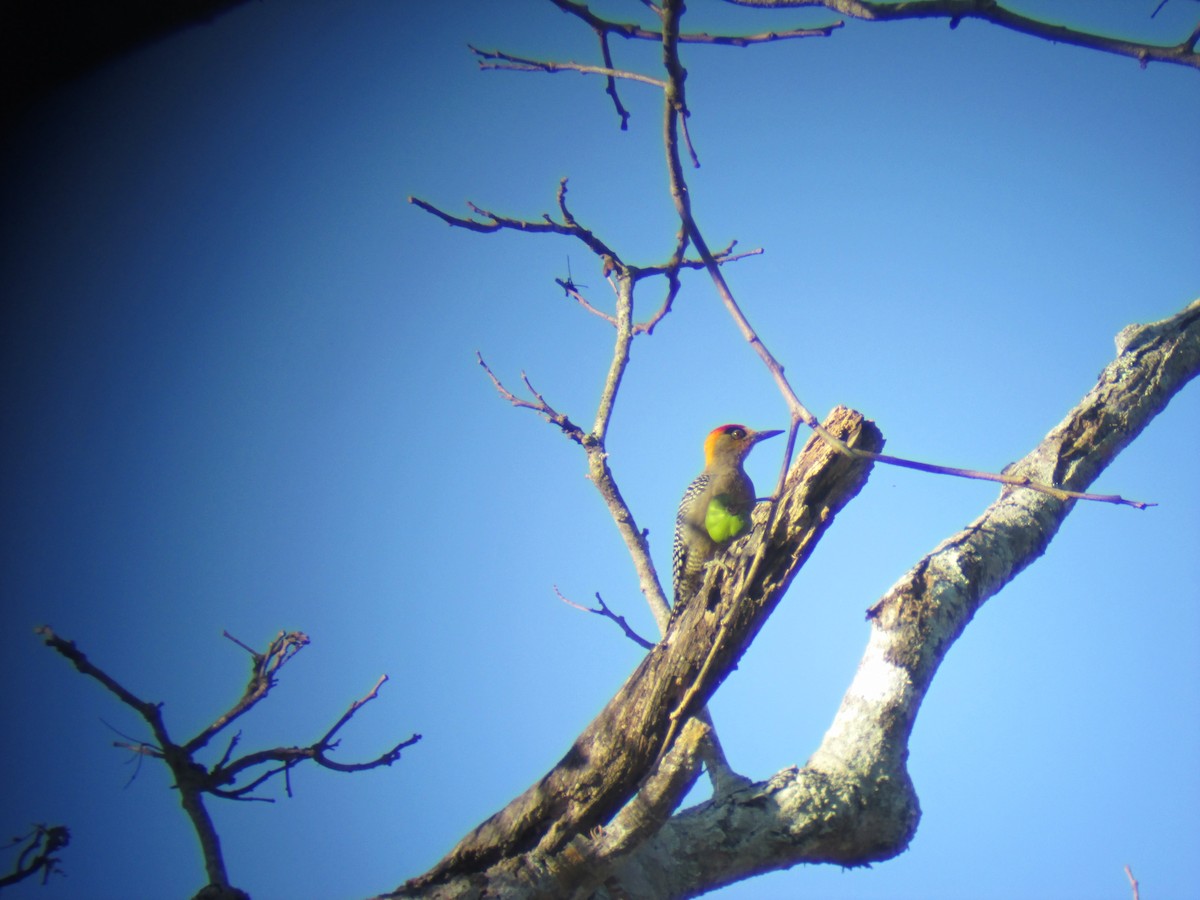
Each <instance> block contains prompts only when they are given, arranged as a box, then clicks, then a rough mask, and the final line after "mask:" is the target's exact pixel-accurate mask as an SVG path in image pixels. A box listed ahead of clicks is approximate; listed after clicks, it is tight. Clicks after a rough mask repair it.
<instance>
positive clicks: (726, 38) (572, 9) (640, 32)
mask: <svg viewBox="0 0 1200 900" xmlns="http://www.w3.org/2000/svg"><path fill="white" fill-rule="evenodd" d="M550 2H551V3H553V4H554V5H555V6H557V7H558V8H559V9H561V10H562V11H563V12H566V13H570V14H571V15H573V16H578V17H579V18H580V19H582V20H583V21H585V22H587V23H588V25H590V26H592V28H593V29H595V30H596V31H597V32H598V33H600V34H603V35H608V34H616V35H620V36H621V37H623V38H635V39H639V40H644V41H654V42H656V43H657V42H659V41H661V40H662V32H659V31H654V30H651V29H646V28H642V27H641V26H640V25H637V24H631V23H622V22H612V21H609V20H608V19H603V18H601V17H600V16H597V15H596V14H595V13H593V12H592V11H591V10H590V9H588V7H587V4H584V3H575V2H573V0H550ZM841 27H842V23H841V22H834V23H833V24H831V25H821V26H818V27H816V28H792V29H789V30H787V31H764V32H761V33H759V34H746V35H736V34H705V33H703V32H699V33H695V32H693V33H691V34H681V35H679V40H680V41H682V42H683V43H687V44H717V45H721V46H726V47H749V46H751V45H752V44H766V43H771V42H773V41H786V40H793V39H795V38H806V37H829V35H830V34H832V33H833V31H834V30H835V29H837V28H841Z"/></svg>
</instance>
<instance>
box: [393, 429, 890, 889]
mask: <svg viewBox="0 0 1200 900" xmlns="http://www.w3.org/2000/svg"><path fill="white" fill-rule="evenodd" d="M827 427H829V428H830V429H832V430H833V431H834V432H836V433H838V434H839V435H840V436H841V437H842V439H844V440H845V441H846V442H847V443H849V444H850V445H851V446H856V447H863V448H865V449H871V450H877V449H879V447H880V446H881V445H882V439H881V438H880V436H879V432H878V430H877V429H875V427H874V426H873V425H872V424H871V423H869V422H866V421H865V420H864V419H863V418H862V416H860V415H858V414H857V413H853V412H851V411H849V410H845V409H838V410H836V411H835V412H834V413H833V414H832V415H831V417H830V419H829V421H828V423H827ZM870 465H871V464H870V463H869V462H868V461H865V460H862V459H858V458H853V457H848V456H846V455H844V454H839V453H837V452H836V451H834V450H832V449H831V448H830V447H829V446H828V445H826V444H825V443H823V442H822V441H820V440H818V439H814V440H812V441H810V442H809V444H808V445H807V446H806V448H805V450H804V452H803V453H802V454H801V455H800V457H799V458H798V459H797V461H796V463H795V465H794V466H793V468H792V471H791V474H790V476H789V479H788V483H787V487H786V489H785V491H784V492H783V494H782V495H781V496H780V497H779V498H778V500H777V504H778V507H779V508H778V511H777V512H776V513H775V514H774V515H773V516H770V518H771V524H770V528H769V531H768V532H767V533H766V535H765V537H763V536H762V530H761V528H762V525H763V523H764V522H765V520H766V519H767V518H768V513H767V511H766V510H760V511H759V514H758V515H757V516H756V521H757V522H758V527H757V528H756V530H755V532H754V533H753V534H751V535H750V536H749V537H747V538H744V539H742V540H740V541H739V542H737V543H736V544H734V545H733V547H732V548H731V549H730V553H729V557H728V565H727V566H714V567H712V569H711V570H710V572H709V575H708V576H707V578H706V581H705V586H704V588H702V590H701V593H700V595H699V596H698V597H697V598H696V600H695V601H693V602H692V603H690V604H688V606H687V608H686V609H685V611H684V612H683V613H682V614H681V615H680V616H679V617H678V618H677V619H676V620H675V621H673V622H672V625H671V627H670V629H669V630H668V632H667V636H666V638H665V639H664V640H663V642H662V643H661V644H659V645H658V646H656V647H655V648H654V650H652V651H651V652H650V653H649V654H648V655H647V656H646V658H645V659H644V660H643V662H642V663H641V665H639V666H638V668H637V669H636V670H635V671H634V673H633V674H632V675H631V676H630V677H629V679H628V680H627V681H626V683H625V684H624V685H623V686H622V687H621V689H620V691H618V693H617V695H616V696H614V697H613V699H612V700H611V701H610V702H609V703H608V705H607V706H606V707H605V708H604V710H603V711H602V712H601V713H600V715H599V716H597V717H596V719H595V720H594V721H593V722H592V723H591V724H590V725H589V726H588V727H587V728H586V729H585V730H584V732H583V733H582V734H581V735H580V736H579V738H578V739H577V740H576V741H575V743H574V744H573V745H572V747H571V749H570V750H569V751H568V753H567V755H566V756H565V757H563V759H562V761H561V762H559V764H558V765H557V766H555V768H554V769H553V770H551V771H550V772H549V773H548V774H547V775H546V776H545V777H544V778H542V779H541V780H540V781H538V782H537V783H536V784H534V785H533V786H532V787H530V788H529V790H527V791H526V792H525V793H524V794H522V795H521V796H520V797H518V798H517V799H516V800H514V801H513V802H512V803H510V804H509V805H508V806H507V807H505V809H503V810H501V811H500V812H499V813H497V814H496V815H494V816H492V817H491V818H490V819H488V820H487V821H486V822H484V823H483V824H482V825H480V826H479V827H478V828H476V829H475V830H474V831H473V832H471V833H470V834H469V835H467V836H466V837H465V838H464V839H463V840H462V841H461V842H460V843H459V845H458V846H457V847H455V849H454V850H453V851H452V852H451V853H450V854H449V855H448V856H447V857H446V858H445V859H444V860H442V861H441V862H440V863H439V864H438V865H437V866H435V867H434V869H432V870H431V871H430V872H429V873H427V874H426V875H424V876H422V877H421V878H419V879H416V880H414V881H413V882H412V883H410V884H409V885H406V886H405V888H404V889H402V891H401V893H400V894H398V895H397V896H419V895H421V893H422V892H423V891H425V890H430V891H432V890H434V889H435V888H436V885H437V884H438V883H440V882H444V881H446V880H447V879H450V878H453V877H455V876H463V875H470V874H472V873H479V872H482V871H484V870H486V869H487V868H488V867H489V866H491V865H493V864H495V863H497V862H500V861H501V860H503V859H505V858H508V857H513V856H516V855H519V854H524V853H528V852H529V851H532V850H535V849H536V850H537V851H538V852H539V853H543V854H552V853H555V852H557V851H559V850H561V849H562V848H563V847H564V846H565V845H566V844H567V843H568V842H569V841H571V840H572V839H573V838H575V837H576V836H578V835H580V834H584V833H586V832H587V831H588V830H589V829H591V828H593V827H595V826H600V825H603V824H604V823H605V822H606V821H608V819H609V818H611V817H612V816H613V815H614V814H615V813H616V812H617V811H618V810H619V809H620V808H621V807H622V806H623V805H624V804H625V802H626V801H628V800H629V798H630V797H631V796H633V794H634V793H635V792H636V791H637V790H638V786H639V784H640V783H641V781H642V780H643V779H644V778H645V777H647V776H648V775H649V774H650V773H651V772H652V771H653V769H654V766H655V763H656V762H657V761H658V760H659V759H660V758H661V757H662V756H663V755H664V754H665V753H666V752H667V751H668V750H669V749H670V747H671V743H672V740H673V738H674V736H675V735H676V734H678V733H679V732H680V730H681V726H682V723H684V722H686V721H687V720H688V719H689V718H690V717H691V716H692V715H694V714H695V713H696V712H698V711H699V710H700V709H701V708H702V707H703V706H704V704H705V703H706V702H707V701H708V698H709V697H710V696H711V695H712V694H713V692H714V691H715V690H716V689H717V687H718V686H719V685H720V684H721V682H722V681H723V680H724V679H725V677H726V675H727V674H728V673H729V672H730V671H731V670H732V669H733V668H734V667H735V666H736V664H737V662H738V660H739V659H740V658H741V655H742V653H744V652H745V650H746V648H747V647H748V646H749V645H750V642H751V641H752V640H753V639H754V636H755V635H756V634H757V633H758V631H759V629H760V628H761V627H762V625H763V623H764V622H765V621H766V618H767V617H768V616H769V615H770V613H771V611H772V610H773V609H774V607H775V605H776V604H777V603H778V601H779V599H780V598H781V597H782V595H783V592H784V590H785V589H786V587H787V585H788V584H789V583H790V581H791V579H792V577H793V576H794V575H795V573H796V571H797V570H798V569H799V567H800V566H801V565H802V564H803V562H804V560H805V559H807V558H808V555H809V554H810V553H811V552H812V549H813V547H814V546H815V544H816V542H817V540H818V539H819V538H820V536H821V535H822V534H823V533H824V531H825V529H826V528H827V527H828V526H829V524H830V522H831V521H832V519H833V517H834V515H835V514H836V513H837V512H838V510H840V509H841V508H842V507H843V506H844V505H845V504H846V503H847V502H848V501H849V500H850V499H851V498H852V497H853V496H854V495H855V494H856V493H857V492H858V491H859V489H860V488H861V487H862V485H863V484H864V483H865V481H866V478H867V475H868V473H869V471H870Z"/></svg>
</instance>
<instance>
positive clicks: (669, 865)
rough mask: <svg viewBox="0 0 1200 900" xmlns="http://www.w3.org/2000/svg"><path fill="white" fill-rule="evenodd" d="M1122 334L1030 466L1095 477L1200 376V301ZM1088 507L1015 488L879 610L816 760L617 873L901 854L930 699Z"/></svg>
mask: <svg viewBox="0 0 1200 900" xmlns="http://www.w3.org/2000/svg"><path fill="white" fill-rule="evenodd" d="M1117 344H1118V355H1117V357H1116V359H1115V360H1114V361H1113V362H1112V363H1110V364H1109V365H1108V366H1107V367H1106V368H1105V370H1104V371H1103V372H1102V373H1101V375H1100V378H1099V380H1098V381H1097V383H1096V385H1095V386H1094V387H1093V388H1092V389H1091V391H1089V392H1088V393H1087V395H1086V396H1084V397H1083V399H1082V400H1081V401H1080V403H1079V404H1078V405H1077V406H1076V407H1075V408H1074V409H1073V410H1072V411H1071V412H1070V413H1069V414H1068V415H1067V417H1066V418H1065V419H1064V420H1063V421H1062V422H1061V423H1060V424H1059V425H1058V426H1056V427H1055V428H1054V429H1053V430H1052V431H1051V432H1050V433H1049V434H1048V435H1046V437H1045V438H1044V439H1043V440H1042V441H1041V442H1040V443H1039V444H1038V446H1037V447H1035V448H1034V449H1033V450H1032V451H1031V452H1030V453H1029V454H1028V455H1027V456H1025V457H1024V458H1023V459H1022V460H1020V461H1019V462H1017V463H1016V464H1015V465H1014V466H1013V468H1014V469H1016V470H1017V471H1022V472H1030V473H1033V474H1035V475H1036V477H1039V478H1043V479H1044V478H1048V477H1056V478H1061V479H1062V480H1063V483H1066V484H1068V485H1070V486H1071V487H1073V488H1084V487H1086V486H1087V485H1088V484H1090V483H1091V482H1092V481H1093V480H1094V479H1095V478H1096V477H1097V476H1098V475H1099V474H1100V472H1101V471H1103V469H1104V468H1105V467H1106V466H1107V465H1108V464H1109V463H1111V462H1112V461H1113V459H1114V458H1115V457H1116V456H1117V454H1119V453H1120V451H1121V450H1122V449H1123V448H1124V447H1126V446H1127V445H1128V444H1129V443H1130V442H1131V441H1132V440H1133V439H1134V438H1135V437H1136V436H1137V435H1138V434H1139V433H1140V432H1141V431H1142V430H1143V429H1144V428H1145V427H1146V426H1147V425H1148V424H1149V423H1150V421H1151V420H1152V419H1153V418H1154V417H1155V416H1156V415H1157V414H1158V413H1159V412H1161V411H1162V410H1163V409H1165V408H1166V406H1167V404H1168V403H1169V402H1170V400H1171V398H1172V397H1173V396H1174V395H1175V394H1176V393H1178V392H1179V391H1180V390H1181V389H1182V388H1183V387H1184V386H1185V385H1186V384H1187V383H1188V382H1189V381H1190V380H1191V379H1193V378H1195V377H1196V375H1197V374H1200V300H1197V301H1195V302H1193V303H1192V304H1190V305H1189V306H1188V307H1186V308H1185V309H1184V310H1183V311H1182V312H1180V313H1178V314H1177V315H1175V316H1172V317H1171V318H1169V319H1166V320H1164V321H1162V322H1159V323H1155V324H1153V325H1146V326H1131V327H1130V328H1128V329H1126V330H1125V331H1123V332H1122V333H1121V335H1120V336H1118V339H1117ZM1073 508H1074V503H1073V502H1072V501H1062V500H1058V499H1056V498H1054V497H1052V496H1050V495H1048V494H1044V493H1039V492H1034V491H1030V490H1025V489H1021V488H1005V489H1004V491H1003V492H1002V493H1001V495H1000V497H999V499H998V500H996V501H995V502H994V503H992V504H991V505H990V506H989V507H988V508H987V509H986V510H984V512H983V513H982V514H981V515H980V517H979V518H978V519H976V520H975V521H974V522H972V523H971V524H970V525H968V526H967V527H966V528H964V529H963V530H962V531H960V532H958V533H957V534H955V535H952V536H951V537H949V538H948V539H946V540H945V541H943V542H942V543H941V544H940V545H939V546H938V547H937V548H936V549H934V550H933V551H932V552H931V553H930V554H929V555H927V556H926V557H925V558H923V559H922V560H921V561H920V562H918V563H917V565H916V566H914V567H913V569H912V570H911V571H910V572H908V573H907V574H906V575H905V576H904V577H903V578H901V579H900V581H898V582H897V583H896V585H895V586H894V587H892V588H891V590H889V591H888V592H887V594H885V595H884V597H883V598H882V599H880V600H879V601H878V602H877V603H876V604H875V605H874V606H872V608H871V610H870V612H869V621H870V625H871V633H870V636H869V638H868V641H867V647H866V650H865V652H864V655H863V658H862V660H861V662H860V663H859V667H858V673H857V674H856V676H855V678H854V680H853V682H852V683H851V685H850V687H849V689H848V690H847V692H846V695H845V697H844V699H843V700H842V704H841V708H840V709H839V710H838V712H837V715H836V716H835V718H834V721H833V723H832V724H831V726H830V728H829V729H828V731H827V732H826V735H825V739H824V741H823V742H822V744H821V747H820V748H819V749H818V750H817V752H816V753H814V754H813V755H812V756H811V757H810V759H809V762H808V764H807V765H806V766H805V767H804V768H802V769H797V768H795V767H791V768H787V769H783V770H781V771H779V772H777V773H776V774H775V775H774V776H772V777H771V778H769V779H768V780H766V781H764V782H759V783H757V784H755V785H754V786H753V787H752V788H750V789H748V790H745V791H740V792H738V793H736V794H734V795H731V796H728V797H725V798H718V799H715V800H714V801H712V802H708V803H702V804H701V805H699V806H697V807H695V808H694V809H691V810H687V811H684V812H681V813H678V814H677V815H675V816H673V817H672V818H671V819H670V820H669V821H668V822H667V823H666V824H665V825H664V826H663V829H662V830H661V831H660V832H659V833H658V834H656V835H655V837H653V838H652V839H651V840H649V841H647V842H646V843H645V844H644V845H643V846H642V847H640V848H639V849H638V850H636V851H635V852H634V853H632V854H631V855H630V856H629V857H627V858H626V859H625V860H624V861H622V862H621V863H619V864H618V866H617V869H616V871H615V872H614V873H612V883H615V884H617V885H620V886H621V887H622V888H623V889H624V890H625V891H627V892H628V894H629V895H630V896H639V897H685V896H695V895H697V894H700V893H703V892H704V891H706V890H709V889H711V888H712V887H713V886H715V885H718V884H727V883H729V882H730V881H734V880H738V879H741V878H746V877H749V876H750V875H754V874H759V873H762V872H766V871H771V870H774V869H782V868H787V867H790V866H794V865H796V864H797V863H800V862H833V863H837V864H839V865H844V866H848V865H861V864H863V863H869V862H873V861H878V860H883V859H888V858H890V857H892V856H895V855H896V854H897V853H899V852H901V851H902V850H903V849H904V848H905V847H906V846H907V843H908V841H909V840H910V839H911V837H912V835H913V833H914V832H915V830H916V826H917V821H918V818H919V815H920V810H919V806H918V804H917V799H916V793H915V790H914V789H913V787H912V784H911V782H910V779H909V776H908V772H907V768H906V758H907V753H908V737H909V735H910V733H911V731H912V728H913V724H914V722H915V719H916V716H917V712H918V710H919V708H920V705H921V702H922V700H923V698H924V696H925V693H926V691H927V690H928V688H929V686H930V684H931V683H932V680H933V678H934V676H935V674H936V671H937V669H938V667H939V665H940V664H941V661H942V659H943V658H944V657H945V655H946V652H947V651H948V650H949V648H950V647H951V646H952V645H953V643H954V641H955V640H956V639H957V638H958V637H959V635H961V634H962V632H963V630H964V629H965V628H966V626H967V624H968V623H969V622H970V621H971V619H972V618H973V617H974V615H975V614H976V613H977V612H978V610H979V608H980V607H981V606H982V605H983V604H984V603H985V602H987V600H988V599H990V598H991V597H993V596H995V595H996V594H997V593H998V592H999V591H1000V590H1001V588H1003V587H1004V585H1006V584H1007V583H1008V582H1009V581H1011V580H1012V579H1013V578H1014V577H1015V576H1016V575H1017V574H1018V573H1020V572H1021V571H1022V570H1024V569H1025V568H1026V567H1027V566H1028V565H1029V564H1031V563H1032V562H1034V561H1035V560H1036V559H1037V558H1038V557H1039V556H1040V555H1041V554H1042V553H1043V552H1044V551H1045V549H1046V547H1047V545H1048V544H1049V543H1050V541H1051V539H1052V538H1053V537H1054V535H1055V533H1056V532H1057V530H1058V528H1059V526H1060V525H1061V524H1062V521H1063V520H1064V519H1065V518H1066V516H1067V515H1068V514H1069V513H1070V512H1071V510H1072V509H1073ZM730 821H737V822H738V823H739V826H740V827H739V828H738V829H737V834H736V835H734V834H732V833H731V831H730V829H729V828H728V822H730Z"/></svg>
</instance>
